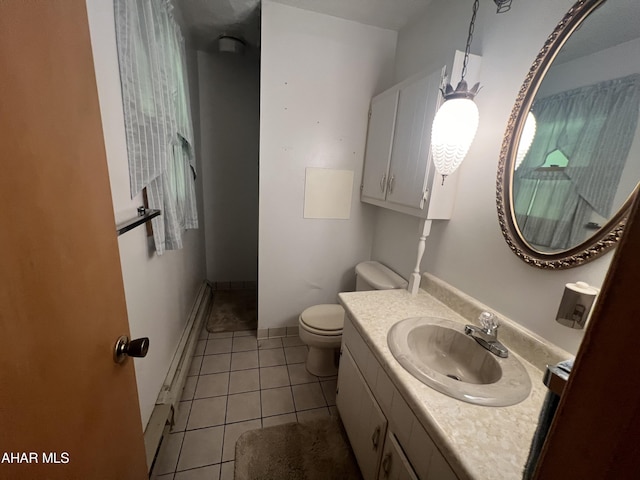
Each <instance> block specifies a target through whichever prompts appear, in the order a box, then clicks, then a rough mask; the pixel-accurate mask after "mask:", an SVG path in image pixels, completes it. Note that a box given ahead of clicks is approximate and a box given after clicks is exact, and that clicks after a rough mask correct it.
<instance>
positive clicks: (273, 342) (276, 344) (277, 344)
mask: <svg viewBox="0 0 640 480" xmlns="http://www.w3.org/2000/svg"><path fill="white" fill-rule="evenodd" d="M282 340H283V339H281V338H264V339H261V340H260V339H259V340H258V348H259V349H266V348H282Z"/></svg>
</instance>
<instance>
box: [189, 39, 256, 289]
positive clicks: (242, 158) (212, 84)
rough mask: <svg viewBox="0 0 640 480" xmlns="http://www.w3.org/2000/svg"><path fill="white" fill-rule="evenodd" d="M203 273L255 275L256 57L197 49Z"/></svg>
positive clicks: (221, 278) (220, 278)
mask: <svg viewBox="0 0 640 480" xmlns="http://www.w3.org/2000/svg"><path fill="white" fill-rule="evenodd" d="M198 70H199V78H200V80H199V83H200V121H201V131H202V139H201V146H202V157H201V159H202V178H203V186H204V217H203V222H204V228H205V239H206V257H207V278H208V279H209V280H210V281H212V282H228V281H254V282H255V281H256V280H257V278H258V258H257V257H258V142H259V135H260V57H259V56H258V54H257V53H256V52H254V51H253V50H248V51H247V52H246V53H245V54H244V55H235V54H232V53H207V52H203V51H200V52H198Z"/></svg>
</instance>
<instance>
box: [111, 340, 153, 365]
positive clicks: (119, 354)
mask: <svg viewBox="0 0 640 480" xmlns="http://www.w3.org/2000/svg"><path fill="white" fill-rule="evenodd" d="M148 351H149V339H148V338H147V337H142V338H136V339H135V340H129V337H127V336H126V335H123V336H121V337H120V338H119V339H118V341H117V342H116V346H115V348H114V349H113V360H114V361H115V362H116V363H122V362H124V361H125V360H126V359H127V357H146V356H147V352H148Z"/></svg>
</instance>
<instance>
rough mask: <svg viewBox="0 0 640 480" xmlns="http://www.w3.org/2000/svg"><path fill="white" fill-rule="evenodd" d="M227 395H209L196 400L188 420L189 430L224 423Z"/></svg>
mask: <svg viewBox="0 0 640 480" xmlns="http://www.w3.org/2000/svg"><path fill="white" fill-rule="evenodd" d="M226 413H227V397H226V396H223V397H209V398H202V399H199V400H194V401H193V404H192V405H191V414H190V415H189V421H188V422H187V430H194V429H196V428H204V427H215V426H216V425H224V420H225V415H226Z"/></svg>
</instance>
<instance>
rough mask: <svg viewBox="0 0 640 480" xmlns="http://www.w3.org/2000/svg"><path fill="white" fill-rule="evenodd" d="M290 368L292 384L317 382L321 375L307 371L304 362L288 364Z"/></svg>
mask: <svg viewBox="0 0 640 480" xmlns="http://www.w3.org/2000/svg"><path fill="white" fill-rule="evenodd" d="M287 369H288V370H289V378H290V379H291V385H299V384H301V383H311V382H317V381H318V380H319V377H316V376H315V375H311V374H310V373H309V372H307V367H306V366H305V364H304V363H295V364H293V365H287Z"/></svg>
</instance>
